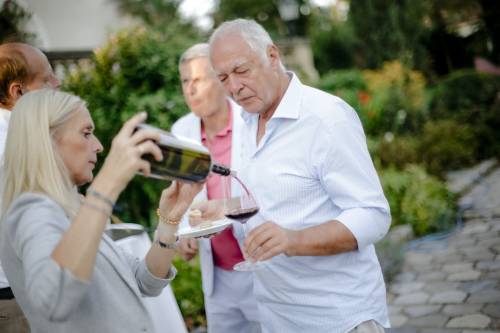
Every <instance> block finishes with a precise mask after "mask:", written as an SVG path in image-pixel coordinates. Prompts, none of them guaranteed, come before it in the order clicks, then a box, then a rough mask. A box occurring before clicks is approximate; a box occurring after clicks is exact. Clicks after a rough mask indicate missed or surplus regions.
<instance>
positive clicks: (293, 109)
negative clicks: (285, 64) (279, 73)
mask: <svg viewBox="0 0 500 333" xmlns="http://www.w3.org/2000/svg"><path fill="white" fill-rule="evenodd" d="M286 73H287V75H288V76H290V77H291V79H290V83H289V84H288V87H287V89H286V91H285V94H284V95H283V97H282V98H281V101H280V103H279V104H278V107H277V108H276V110H275V111H274V113H273V115H272V116H271V119H273V118H276V119H278V118H282V119H298V118H299V113H300V103H301V98H302V82H300V80H299V78H298V77H297V75H295V73H293V72H290V71H287V72H286ZM241 116H242V117H243V119H244V120H245V122H247V123H248V122H249V121H250V119H252V118H253V117H257V114H255V113H250V112H246V111H245V110H243V109H242V110H241Z"/></svg>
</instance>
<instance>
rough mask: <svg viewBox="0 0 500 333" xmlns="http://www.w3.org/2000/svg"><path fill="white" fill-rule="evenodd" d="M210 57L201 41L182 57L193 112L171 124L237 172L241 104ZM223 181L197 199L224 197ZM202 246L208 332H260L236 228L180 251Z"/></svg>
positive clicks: (215, 180)
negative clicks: (239, 269) (230, 95)
mask: <svg viewBox="0 0 500 333" xmlns="http://www.w3.org/2000/svg"><path fill="white" fill-rule="evenodd" d="M208 56H209V47H208V44H196V45H194V46H192V47H190V48H189V49H188V50H186V51H185V52H184V54H183V55H182V56H181V59H180V62H179V72H180V77H181V83H182V91H183V94H184V98H185V100H186V103H187V105H188V106H189V108H190V110H191V111H192V113H190V114H188V115H186V116H184V117H182V118H181V119H179V120H178V121H177V122H176V123H175V124H174V125H173V126H172V133H174V134H176V135H181V136H184V137H188V138H191V139H195V140H197V141H200V142H201V143H202V144H203V145H205V146H206V147H207V148H208V150H209V151H210V153H211V155H212V157H213V159H214V160H215V161H217V162H218V163H221V164H224V165H228V166H231V168H232V169H234V170H237V169H238V167H239V163H240V151H241V150H240V146H241V143H240V135H239V132H240V131H239V129H240V127H241V126H242V119H241V117H240V112H241V108H240V107H239V106H238V105H237V104H236V103H234V102H233V101H232V100H230V99H229V98H227V96H226V95H225V92H224V90H223V88H222V85H221V84H220V82H219V80H218V79H217V77H216V76H215V74H214V72H213V69H212V67H211V65H210V61H209V59H208ZM221 181H222V179H221V177H220V176H219V175H211V176H209V178H208V180H207V183H206V188H205V189H204V191H202V193H200V195H199V197H198V198H197V199H199V200H202V199H208V200H217V199H222V198H223V194H222V184H221ZM195 201H196V199H195ZM238 227H240V226H235V228H238ZM198 245H199V246H200V262H201V269H202V281H203V292H204V295H205V312H206V314H207V322H208V332H209V333H225V332H228V333H229V332H231V333H233V332H238V333H246V332H252V333H253V332H260V331H261V330H260V324H259V321H258V311H257V304H256V301H255V297H254V295H253V277H252V273H249V272H237V271H234V270H233V266H234V265H235V264H236V263H238V262H240V261H243V255H242V252H241V250H240V246H239V243H238V241H237V239H236V237H235V236H234V230H233V228H227V229H225V230H224V231H222V232H221V233H219V234H218V235H216V236H213V237H211V238H210V239H202V240H200V241H199V243H197V241H196V240H193V239H189V240H186V239H185V240H182V241H181V243H180V246H179V251H180V252H181V255H182V256H183V258H184V259H186V260H190V259H191V258H193V257H194V256H195V255H196V253H197V252H198Z"/></svg>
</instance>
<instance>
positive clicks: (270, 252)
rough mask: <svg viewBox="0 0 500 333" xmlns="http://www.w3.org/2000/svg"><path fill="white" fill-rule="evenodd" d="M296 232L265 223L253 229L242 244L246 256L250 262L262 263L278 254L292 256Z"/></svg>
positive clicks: (271, 223)
mask: <svg viewBox="0 0 500 333" xmlns="http://www.w3.org/2000/svg"><path fill="white" fill-rule="evenodd" d="M297 234H298V231H294V230H289V229H285V228H282V227H280V226H279V225H277V224H276V223H274V222H266V223H264V224H262V225H260V226H258V227H257V228H255V229H253V230H252V231H251V232H250V233H249V234H248V236H247V238H246V239H245V242H244V250H245V253H246V256H247V258H248V259H249V260H251V261H254V262H255V261H264V260H268V259H271V258H272V257H274V256H277V255H279V254H282V253H283V254H286V255H293V250H292V249H293V245H294V243H295V242H296V239H297Z"/></svg>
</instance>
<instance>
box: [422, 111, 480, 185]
mask: <svg viewBox="0 0 500 333" xmlns="http://www.w3.org/2000/svg"><path fill="white" fill-rule="evenodd" d="M477 145H478V142H477V141H476V139H475V137H474V131H473V128H472V127H471V126H469V125H467V124H458V123H456V122H455V121H453V120H440V121H436V122H428V123H427V124H425V126H424V129H423V132H422V134H421V135H420V139H419V148H418V151H419V154H418V156H419V159H420V161H421V162H422V163H423V164H424V165H425V167H426V169H427V171H428V172H430V173H431V174H433V175H438V176H441V177H443V176H444V175H445V172H446V171H448V170H457V169H460V168H463V167H467V166H470V165H472V164H473V163H474V162H477V161H476V158H475V157H476V156H475V154H476V150H477Z"/></svg>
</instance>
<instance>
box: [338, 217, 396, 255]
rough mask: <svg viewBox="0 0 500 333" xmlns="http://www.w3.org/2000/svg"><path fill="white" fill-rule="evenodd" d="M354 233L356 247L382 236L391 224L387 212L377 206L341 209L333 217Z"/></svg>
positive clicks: (372, 242) (374, 241)
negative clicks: (338, 213) (335, 216)
mask: <svg viewBox="0 0 500 333" xmlns="http://www.w3.org/2000/svg"><path fill="white" fill-rule="evenodd" d="M335 220H337V221H339V222H340V223H342V224H343V225H345V226H346V228H347V229H349V231H351V233H352V234H353V235H354V238H356V241H357V243H358V249H362V248H364V247H366V246H368V245H371V244H374V243H376V242H378V241H379V240H381V239H382V238H384V236H385V235H386V234H387V231H388V230H389V227H390V225H391V216H390V214H389V212H386V211H385V210H382V209H378V208H352V209H347V210H344V211H342V213H340V215H339V216H337V218H336V219H335Z"/></svg>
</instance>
